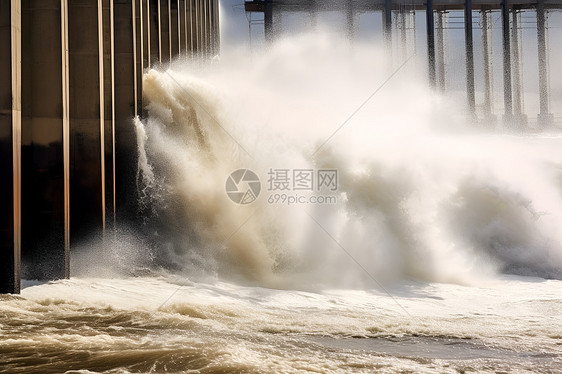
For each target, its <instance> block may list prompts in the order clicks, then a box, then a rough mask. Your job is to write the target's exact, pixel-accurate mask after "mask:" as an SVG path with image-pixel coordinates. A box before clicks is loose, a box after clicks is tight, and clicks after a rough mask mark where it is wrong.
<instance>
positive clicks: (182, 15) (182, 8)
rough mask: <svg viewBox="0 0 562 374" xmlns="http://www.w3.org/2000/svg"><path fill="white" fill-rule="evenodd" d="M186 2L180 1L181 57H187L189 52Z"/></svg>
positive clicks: (179, 34) (179, 35) (179, 30)
mask: <svg viewBox="0 0 562 374" xmlns="http://www.w3.org/2000/svg"><path fill="white" fill-rule="evenodd" d="M185 16H186V13H185V0H178V42H179V55H180V57H182V58H184V57H186V51H187V45H186V40H187V33H186V31H187V29H186V28H185V25H186V23H185Z"/></svg>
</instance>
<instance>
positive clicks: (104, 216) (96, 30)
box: [0, 0, 220, 293]
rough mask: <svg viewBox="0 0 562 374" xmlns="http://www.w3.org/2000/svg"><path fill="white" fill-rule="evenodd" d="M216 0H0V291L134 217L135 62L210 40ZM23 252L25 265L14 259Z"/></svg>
mask: <svg viewBox="0 0 562 374" xmlns="http://www.w3.org/2000/svg"><path fill="white" fill-rule="evenodd" d="M218 8H219V3H218V0H0V51H1V52H0V153H1V157H0V181H1V182H0V188H1V196H2V198H1V199H0V293H18V292H19V290H20V279H21V278H22V277H23V278H28V279H42V280H49V279H60V278H65V277H69V274H70V271H69V251H70V248H71V247H72V246H73V245H75V244H76V243H79V242H80V241H83V240H85V239H88V238H90V237H92V236H96V235H100V234H101V233H103V232H104V231H105V230H106V229H109V228H112V227H113V226H114V225H115V222H118V221H120V220H128V219H132V218H134V216H135V214H136V211H137V208H136V201H137V196H136V185H135V175H136V165H137V160H136V157H137V156H136V152H137V151H136V147H137V145H136V136H135V131H134V125H133V119H134V117H135V116H142V113H143V97H142V96H143V95H142V92H143V91H142V75H143V72H144V70H145V69H147V68H151V67H155V66H159V65H164V64H167V63H168V62H169V61H170V60H172V59H177V58H185V59H192V58H208V57H210V56H214V55H216V54H217V53H218V49H219V44H220V41H219V19H218V18H219V9H218ZM22 264H23V266H22Z"/></svg>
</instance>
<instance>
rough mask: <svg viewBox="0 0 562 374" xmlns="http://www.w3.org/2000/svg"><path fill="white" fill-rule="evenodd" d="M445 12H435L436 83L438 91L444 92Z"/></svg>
mask: <svg viewBox="0 0 562 374" xmlns="http://www.w3.org/2000/svg"><path fill="white" fill-rule="evenodd" d="M445 14H446V13H445V11H438V12H437V75H438V77H437V81H438V86H439V90H440V91H442V92H443V91H445V36H444V28H445Z"/></svg>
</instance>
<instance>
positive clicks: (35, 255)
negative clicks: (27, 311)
mask: <svg viewBox="0 0 562 374" xmlns="http://www.w3.org/2000/svg"><path fill="white" fill-rule="evenodd" d="M66 22H67V13H66V2H65V1H61V0H45V1H40V0H23V1H22V56H23V58H22V80H21V82H22V196H23V197H24V198H23V199H22V207H21V209H22V248H23V250H22V264H23V267H22V269H23V272H22V276H23V277H24V278H27V279H44V280H49V279H58V278H65V277H68V276H69V266H68V264H69V261H68V249H69V242H68V240H69V236H68V235H69V232H68V228H69V219H70V217H69V215H68V210H67V208H68V206H69V201H68V197H69V195H68V189H69V184H68V181H69V179H68V178H69V174H68V166H69V165H68V163H69V159H68V137H67V136H65V135H67V131H68V125H69V123H68V116H67V114H68V104H69V103H68V91H67V87H68V85H67V66H68V62H67V55H66V45H67V42H66V41H67V38H66ZM100 125H101V123H99V124H98V129H99V126H100Z"/></svg>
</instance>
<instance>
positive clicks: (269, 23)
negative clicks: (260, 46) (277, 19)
mask: <svg viewBox="0 0 562 374" xmlns="http://www.w3.org/2000/svg"><path fill="white" fill-rule="evenodd" d="M263 16H264V19H263V22H264V32H265V41H266V42H268V43H271V42H273V39H274V35H273V34H274V32H273V1H272V0H265V9H264V15H263Z"/></svg>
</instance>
